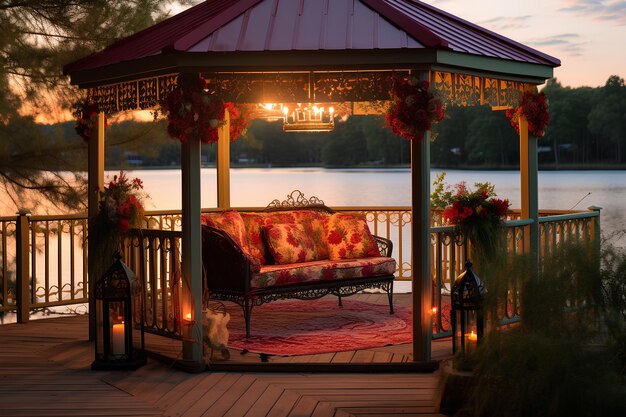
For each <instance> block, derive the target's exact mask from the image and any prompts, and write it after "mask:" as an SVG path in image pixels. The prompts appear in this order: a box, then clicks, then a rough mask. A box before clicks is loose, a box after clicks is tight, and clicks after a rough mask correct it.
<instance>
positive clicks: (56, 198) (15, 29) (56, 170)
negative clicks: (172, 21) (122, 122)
mask: <svg viewBox="0 0 626 417" xmlns="http://www.w3.org/2000/svg"><path fill="white" fill-rule="evenodd" d="M172 3H173V1H162V0H130V1H126V0H124V1H122V0H73V1H60V0H29V1H22V0H20V1H7V0H0V28H2V29H1V30H0V63H2V66H0V144H1V145H0V189H2V192H3V194H4V195H6V198H5V200H4V201H3V202H9V201H10V205H12V206H14V207H15V208H16V209H17V208H20V209H21V208H31V209H32V208H34V207H39V210H38V212H45V211H46V210H51V209H53V208H54V207H60V208H63V209H67V208H70V209H76V210H79V209H84V196H85V193H84V191H85V181H84V178H82V177H75V178H71V177H68V176H67V175H66V174H62V171H73V172H77V171H79V170H84V168H85V166H86V163H85V161H86V150H85V149H86V147H85V146H84V144H83V143H82V141H76V140H75V138H76V135H75V134H74V133H73V132H72V133H71V134H68V132H67V131H66V130H65V129H64V127H63V126H56V127H50V126H41V125H38V124H36V123H35V119H34V116H36V115H43V116H46V118H48V119H52V120H55V119H58V118H61V119H62V118H63V116H62V114H63V109H66V108H69V103H72V102H74V101H75V100H76V97H77V95H78V94H79V92H78V90H77V89H76V88H75V87H71V86H70V85H69V80H68V78H67V77H65V76H64V75H63V71H62V69H63V66H64V65H65V64H68V63H69V62H71V61H74V60H76V59H78V58H81V57H84V56H86V55H88V54H90V53H92V52H95V51H98V50H101V49H103V48H104V47H105V46H107V45H109V44H111V43H113V42H114V41H116V40H118V39H120V38H122V37H125V36H128V35H130V34H132V33H134V32H137V31H139V30H140V29H143V28H145V27H147V26H150V25H152V24H154V23H155V22H156V21H158V20H160V19H162V18H163V17H164V16H166V15H167V13H168V11H167V7H168V6H169V5H170V4H172ZM179 3H181V2H179ZM182 3H188V2H187V1H183V2H182ZM24 114H27V115H26V116H25V115H24ZM72 124H73V123H72ZM123 138H128V136H123ZM48 203H51V204H48Z"/></svg>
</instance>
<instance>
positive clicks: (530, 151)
mask: <svg viewBox="0 0 626 417" xmlns="http://www.w3.org/2000/svg"><path fill="white" fill-rule="evenodd" d="M519 137H520V179H521V184H520V189H521V194H522V195H521V202H522V204H521V214H522V219H532V220H533V223H532V224H530V225H528V226H526V227H525V229H524V250H525V251H526V252H527V253H530V254H531V256H532V257H533V259H535V261H536V262H537V264H538V262H539V191H538V190H539V186H538V175H539V165H538V162H537V138H535V137H532V136H530V135H529V134H528V120H526V117H524V116H523V115H521V116H520V118H519Z"/></svg>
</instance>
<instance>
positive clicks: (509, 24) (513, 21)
mask: <svg viewBox="0 0 626 417" xmlns="http://www.w3.org/2000/svg"><path fill="white" fill-rule="evenodd" d="M531 18H532V16H530V15H526V16H514V17H503V16H498V17H494V18H492V19H488V20H483V21H482V22H479V23H478V24H479V25H480V26H483V27H486V28H489V29H491V30H493V31H498V30H503V29H521V28H526V27H529V24H528V22H529V20H530V19H531Z"/></svg>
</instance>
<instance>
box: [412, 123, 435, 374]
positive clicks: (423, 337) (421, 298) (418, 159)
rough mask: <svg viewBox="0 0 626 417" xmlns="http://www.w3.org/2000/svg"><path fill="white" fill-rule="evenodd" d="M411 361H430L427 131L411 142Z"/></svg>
mask: <svg viewBox="0 0 626 417" xmlns="http://www.w3.org/2000/svg"><path fill="white" fill-rule="evenodd" d="M411 216H412V222H411V265H412V267H413V283H412V291H413V360H414V361H419V362H424V361H430V360H431V342H432V327H431V319H432V318H431V314H430V312H431V308H432V306H431V303H432V300H431V294H432V283H431V278H430V132H426V134H425V135H424V138H423V139H422V140H421V141H418V142H412V143H411Z"/></svg>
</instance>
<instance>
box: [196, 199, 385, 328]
mask: <svg viewBox="0 0 626 417" xmlns="http://www.w3.org/2000/svg"><path fill="white" fill-rule="evenodd" d="M294 193H299V192H294ZM294 193H292V194H291V196H290V198H289V199H288V200H286V201H283V202H280V201H278V200H275V201H274V202H272V203H271V204H270V205H268V207H267V208H266V209H264V210H263V211H260V212H249V211H241V212H239V211H236V210H225V211H221V212H213V213H207V214H203V218H202V242H203V243H202V245H203V246H202V256H203V265H204V272H205V282H206V284H205V285H206V286H207V288H208V295H209V297H210V299H217V300H222V301H232V302H235V303H237V304H239V305H240V306H241V307H242V308H243V314H244V319H245V323H246V336H247V337H250V317H251V314H252V308H253V307H254V306H259V305H261V304H264V303H267V302H270V301H274V300H279V299H287V298H296V299H302V300H310V299H316V298H321V297H323V296H325V295H327V294H333V295H335V296H337V297H338V299H339V306H342V302H341V299H342V297H346V296H350V295H353V294H356V293H358V292H360V291H362V290H364V289H368V288H378V289H381V290H383V291H385V292H386V293H387V296H388V299H389V311H390V313H391V314H393V280H394V273H395V270H396V261H395V260H394V259H393V258H392V257H391V253H392V250H393V246H392V242H391V241H390V240H388V239H385V238H382V237H378V236H374V235H372V234H371V233H370V231H369V228H368V226H367V222H366V221H365V218H364V217H363V216H359V215H351V214H343V213H335V212H334V211H333V210H331V209H330V208H328V207H326V206H325V205H324V204H323V202H321V201H320V200H318V199H316V198H311V199H309V200H305V199H304V198H303V196H302V194H301V193H299V194H297V195H298V198H294V197H293V196H294Z"/></svg>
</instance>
